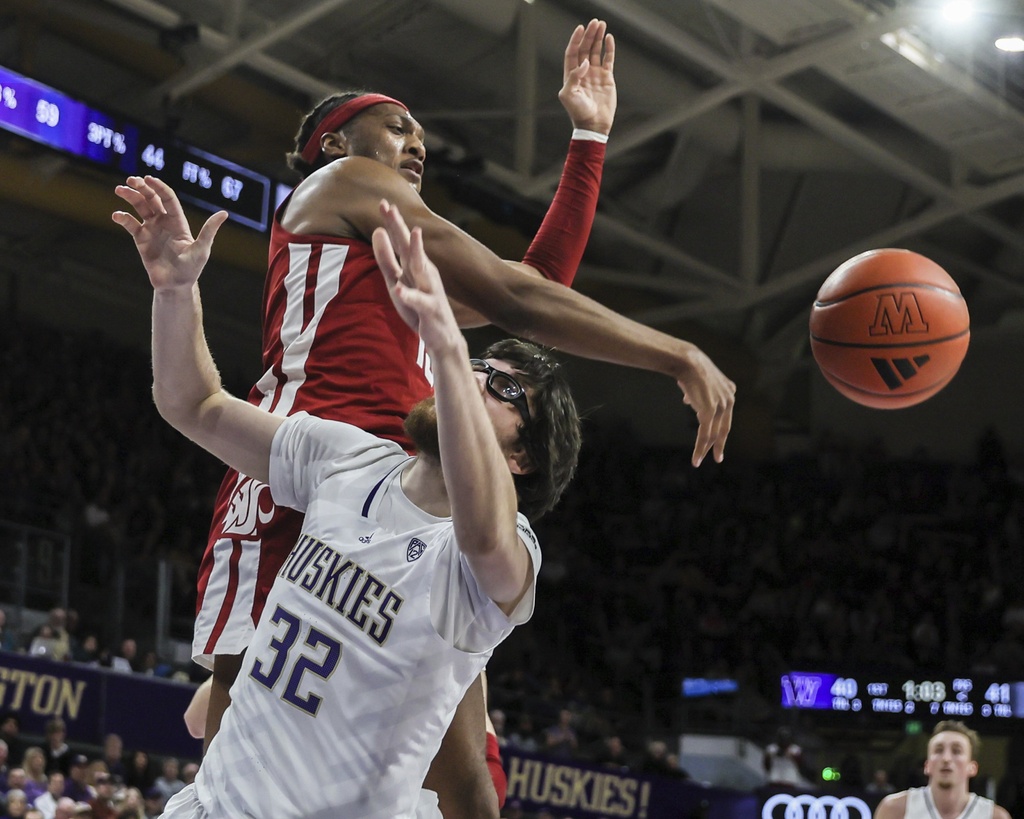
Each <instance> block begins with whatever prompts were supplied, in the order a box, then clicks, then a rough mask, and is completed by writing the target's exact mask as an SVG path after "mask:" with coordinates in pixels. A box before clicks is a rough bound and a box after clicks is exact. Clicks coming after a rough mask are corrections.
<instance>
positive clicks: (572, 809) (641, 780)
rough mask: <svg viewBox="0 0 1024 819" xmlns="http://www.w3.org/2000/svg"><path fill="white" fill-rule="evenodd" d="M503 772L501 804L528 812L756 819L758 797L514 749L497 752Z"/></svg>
mask: <svg viewBox="0 0 1024 819" xmlns="http://www.w3.org/2000/svg"><path fill="white" fill-rule="evenodd" d="M501 754H502V759H503V762H504V765H505V771H506V773H507V774H508V795H507V796H506V804H508V803H510V802H513V801H518V802H520V803H521V804H522V807H523V808H524V809H525V810H528V811H534V812H536V811H538V810H540V809H542V808H547V809H548V810H550V811H552V812H553V813H554V814H555V815H556V816H558V817H572V819H612V818H613V817H614V818H615V819H684V818H685V819H689V818H690V817H692V816H713V817H715V819H756V817H757V814H758V807H759V805H760V800H759V798H758V797H757V796H756V795H754V794H751V793H740V792H738V791H732V790H726V789H725V788H711V787H705V786H704V785H699V784H695V783H693V782H688V781H682V780H673V779H667V778H661V777H655V776H646V775H643V774H634V773H631V772H629V771H625V770H622V769H618V768H601V767H596V766H591V765H586V764H583V763H580V762H577V761H576V760H559V759H551V758H549V757H542V756H537V755H534V754H526V753H522V752H520V751H518V750H515V749H510V748H504V749H502V752H501Z"/></svg>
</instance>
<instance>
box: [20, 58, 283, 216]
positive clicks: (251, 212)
mask: <svg viewBox="0 0 1024 819" xmlns="http://www.w3.org/2000/svg"><path fill="white" fill-rule="evenodd" d="M0 128H3V129H4V130H7V131H11V132H13V133H15V134H18V135H20V136H23V137H27V138H28V139H31V140H33V141H34V142H39V143H41V144H43V145H48V146H50V147H51V148H56V149H57V150H59V151H65V152H66V153H69V154H71V155H73V156H77V157H81V158H82V159H86V160H88V161H90V162H92V163H95V164H97V165H102V166H105V167H108V168H111V169H113V170H116V171H119V172H120V173H121V174H123V175H124V176H130V175H137V176H144V175H146V174H149V175H151V176H156V177H159V178H160V179H163V180H164V181H165V182H166V183H167V184H169V185H170V186H171V187H172V188H174V190H175V192H176V193H177V194H178V196H180V197H181V198H182V199H184V200H186V201H188V202H192V203H193V204H195V205H199V206H200V207H203V208H206V209H207V210H214V211H216V210H226V211H227V212H228V213H229V214H230V215H231V218H232V219H234V220H235V221H237V222H241V223H242V224H244V225H248V226H249V227H251V228H255V229H256V230H266V228H267V223H268V219H269V214H270V205H271V202H270V192H271V181H270V179H269V178H268V177H266V176H263V175H262V174H258V173H256V172H254V171H250V170H248V169H246V168H243V167H241V166H240V165H236V164H235V163H234V162H229V161H228V160H226V159H221V158H220V157H218V156H214V155H213V154H210V153H207V152H205V151H201V150H199V149H198V148H196V147H194V146H192V145H188V144H186V143H184V142H181V141H179V140H175V139H171V138H170V137H168V136H167V135H166V134H164V133H162V132H161V131H158V130H156V129H154V128H147V127H145V126H143V125H138V124H135V123H133V122H130V121H128V120H126V119H122V118H118V117H115V116H111V115H110V114H106V113H104V112H102V111H97V110H96V109H95V108H91V107H89V106H88V105H86V104H85V103H83V102H79V101H78V100H74V99H72V98H71V97H68V96H67V95H65V94H62V93H61V92H60V91H57V90H55V89H53V88H50V87H49V86H46V85H43V84H42V83H39V82H36V81H35V80H31V79H29V78H28V77H24V76H22V75H21V74H17V73H15V72H13V71H10V70H9V69H6V68H3V67H0Z"/></svg>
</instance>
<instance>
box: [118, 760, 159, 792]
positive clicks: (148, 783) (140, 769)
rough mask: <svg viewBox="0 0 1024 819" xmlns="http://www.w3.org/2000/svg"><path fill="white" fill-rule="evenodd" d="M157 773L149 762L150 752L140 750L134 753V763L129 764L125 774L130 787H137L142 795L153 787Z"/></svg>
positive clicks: (125, 779) (126, 782)
mask: <svg viewBox="0 0 1024 819" xmlns="http://www.w3.org/2000/svg"><path fill="white" fill-rule="evenodd" d="M155 780H156V774H154V773H153V768H152V766H151V765H150V762H149V754H147V753H146V752H145V751H142V750H139V751H136V752H135V753H133V754H132V763H131V765H129V766H128V771H127V773H126V774H125V777H124V781H125V784H126V785H127V786H128V787H130V788H137V789H138V790H139V793H140V795H141V794H143V793H145V792H146V791H148V790H149V789H150V788H151V787H153V782H154V781H155Z"/></svg>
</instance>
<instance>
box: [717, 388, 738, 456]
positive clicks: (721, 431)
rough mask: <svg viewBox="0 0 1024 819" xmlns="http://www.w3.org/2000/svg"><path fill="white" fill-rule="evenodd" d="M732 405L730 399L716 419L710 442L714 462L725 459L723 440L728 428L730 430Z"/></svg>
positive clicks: (727, 433)
mask: <svg viewBox="0 0 1024 819" xmlns="http://www.w3.org/2000/svg"><path fill="white" fill-rule="evenodd" d="M734 406H735V405H734V404H733V402H732V401H730V402H729V405H728V406H727V407H726V408H725V410H724V411H723V412H722V413H721V417H720V418H719V420H718V424H717V427H718V428H717V429H716V431H715V437H714V441H713V443H712V449H713V450H714V454H715V462H716V463H721V462H722V461H723V460H724V459H725V441H726V438H728V437H729V432H730V430H732V410H733V407H734Z"/></svg>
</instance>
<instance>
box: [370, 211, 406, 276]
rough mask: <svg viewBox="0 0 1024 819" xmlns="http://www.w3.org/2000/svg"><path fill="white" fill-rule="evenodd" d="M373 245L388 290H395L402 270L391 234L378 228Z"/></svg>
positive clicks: (373, 238) (374, 232)
mask: <svg viewBox="0 0 1024 819" xmlns="http://www.w3.org/2000/svg"><path fill="white" fill-rule="evenodd" d="M371 243H372V244H373V257H374V258H375V259H376V260H377V266H378V267H379V268H380V272H381V273H382V274H383V275H384V281H385V283H386V284H387V286H388V290H389V291H390V290H393V288H394V286H395V284H396V283H397V282H398V280H399V279H400V278H401V275H402V268H401V266H400V265H399V264H398V258H397V257H396V256H395V249H394V247H393V246H392V244H391V234H389V233H388V231H387V229H385V228H382V227H379V228H376V229H375V230H374V231H373V236H372V237H371Z"/></svg>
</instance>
